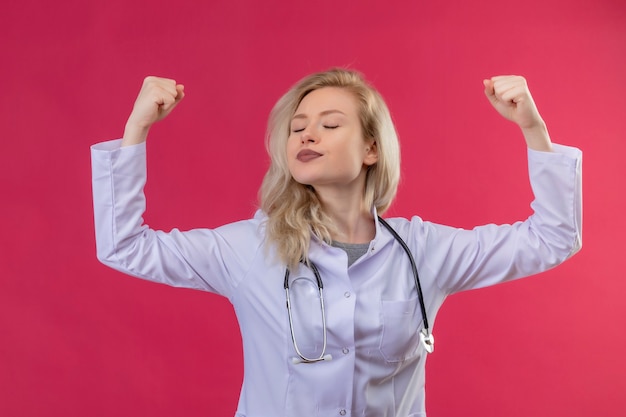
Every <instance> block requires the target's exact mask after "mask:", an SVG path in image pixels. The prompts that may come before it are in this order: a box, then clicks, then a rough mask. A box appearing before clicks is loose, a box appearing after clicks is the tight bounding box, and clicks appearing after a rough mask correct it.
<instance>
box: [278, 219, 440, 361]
mask: <svg viewBox="0 0 626 417" xmlns="http://www.w3.org/2000/svg"><path fill="white" fill-rule="evenodd" d="M378 221H379V222H380V224H382V225H383V226H385V228H386V229H387V230H389V232H390V233H391V234H392V236H393V237H394V239H395V240H396V241H397V242H398V243H400V246H402V249H404V251H405V252H406V254H407V256H408V257H409V261H410V262H411V269H412V272H413V279H414V281H415V288H416V289H417V297H418V299H419V303H420V309H421V312H422V319H423V322H424V327H423V328H422V330H421V331H420V341H421V343H422V346H424V349H426V352H428V353H433V351H434V350H435V338H434V336H433V335H432V333H431V332H430V327H429V326H428V318H427V317H426V306H425V304H424V294H423V293H422V286H421V285H420V279H419V275H418V274H417V266H416V264H415V259H414V258H413V254H411V250H410V249H409V247H408V246H407V244H406V243H405V242H404V240H403V239H402V238H401V237H400V235H398V233H396V231H395V230H393V228H392V227H391V226H390V225H389V223H387V222H386V221H385V220H383V219H382V218H381V217H380V216H378ZM309 266H310V268H311V271H313V275H314V276H315V280H316V281H317V289H318V294H319V299H320V311H321V316H322V332H323V342H322V352H321V353H320V354H319V356H318V357H316V358H308V357H306V356H304V354H302V352H301V351H300V348H299V347H298V342H296V335H295V333H294V330H293V317H292V313H291V297H290V296H289V268H287V270H286V271H285V284H284V287H285V297H286V299H287V314H288V315H289V330H290V332H291V340H292V341H293V347H294V348H295V350H296V353H297V354H298V357H297V358H293V362H294V363H315V362H321V361H328V360H331V359H332V356H331V355H330V354H327V353H326V310H325V308H324V283H323V282H322V277H321V276H320V273H319V270H318V269H317V267H316V266H315V264H314V263H312V262H309Z"/></svg>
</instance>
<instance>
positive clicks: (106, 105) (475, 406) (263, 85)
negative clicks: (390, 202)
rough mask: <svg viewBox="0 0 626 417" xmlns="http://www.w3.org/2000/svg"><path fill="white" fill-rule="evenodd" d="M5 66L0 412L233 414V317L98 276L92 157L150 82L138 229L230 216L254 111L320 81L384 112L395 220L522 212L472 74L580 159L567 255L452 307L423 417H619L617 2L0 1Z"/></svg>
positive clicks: (205, 303) (204, 298) (201, 298)
mask: <svg viewBox="0 0 626 417" xmlns="http://www.w3.org/2000/svg"><path fill="white" fill-rule="evenodd" d="M0 51H1V54H0V61H1V64H0V80H1V82H0V91H1V92H0V105H1V109H0V110H1V111H0V126H1V128H2V133H1V136H0V137H1V138H2V153H1V154H0V198H1V203H0V219H2V226H3V227H2V231H1V232H0V415H2V416H86V415H89V416H127V415H138V416H148V415H150V416H172V415H175V416H180V415H185V416H187V417H193V416H207V415H210V416H230V415H233V413H234V411H235V407H236V401H237V397H238V392H239V386H240V383H241V376H242V358H241V347H240V337H239V333H238V328H237V325H236V322H235V319H234V314H233V312H232V310H231V307H230V305H229V304H228V302H227V301H225V300H224V299H222V298H220V297H218V296H215V295H211V294H206V293H201V292H194V291H190V290H177V289H172V288H168V287H165V286H159V285H156V284H152V283H147V282H144V281H140V280H137V279H132V278H129V277H126V276H124V275H122V274H120V273H118V272H115V271H113V270H110V269H108V268H106V267H104V266H103V265H101V264H99V263H98V262H97V260H96V257H95V248H94V237H93V226H92V222H93V217H92V204H91V187H90V163H89V146H90V145H91V144H93V143H95V142H98V141H101V140H106V139H112V138H115V137H119V136H120V135H121V133H122V130H123V126H124V122H125V120H126V117H127V115H128V114H129V111H130V109H131V107H132V104H133V101H134V98H135V96H136V94H137V91H138V89H139V86H140V84H141V81H142V79H143V77H144V76H145V75H149V74H154V75H162V76H168V77H173V78H176V79H177V80H179V81H180V82H183V83H184V84H185V86H186V92H187V97H186V98H185V100H184V102H183V103H182V104H181V106H179V108H178V109H177V110H176V111H175V113H173V114H172V115H171V117H170V118H169V119H168V120H166V121H165V122H162V123H160V124H159V125H158V126H156V127H155V128H154V129H153V132H152V135H151V138H150V144H149V168H150V175H149V183H148V186H147V193H148V197H149V205H148V207H149V209H148V213H147V214H146V220H147V221H148V222H149V223H150V224H151V225H152V226H153V227H156V228H164V229H170V228H172V227H180V228H183V229H185V228H191V227H213V226H217V225H220V224H223V223H226V222H230V221H234V220H239V219H242V218H247V217H249V216H250V215H251V214H252V213H253V211H254V209H255V201H256V191H257V188H258V186H259V185H260V181H261V178H262V175H263V173H264V171H265V169H266V166H267V157H266V155H265V153H264V152H265V151H264V145H263V137H264V130H265V121H266V118H267V114H268V112H269V110H270V109H271V107H272V105H273V104H274V102H275V101H276V99H277V98H278V97H279V96H280V95H281V94H282V93H283V92H284V91H285V90H286V89H287V88H288V87H289V86H290V85H292V84H293V83H294V82H295V81H296V80H298V79H300V78H301V77H302V76H304V75H306V74H308V73H310V72H313V71H318V70H322V69H327V68H329V67H332V66H350V67H353V68H356V69H358V70H360V71H362V72H364V73H365V74H366V76H367V77H368V78H369V80H371V81H372V83H373V84H374V85H375V86H376V87H377V88H378V89H379V90H380V91H381V93H382V94H383V95H384V96H385V97H386V99H387V102H388V104H389V106H390V108H391V110H392V113H393V117H394V119H395V121H396V123H397V128H398V131H399V133H400V137H401V141H402V150H403V168H402V170H403V182H402V185H401V189H400V192H399V195H398V199H397V201H396V203H395V205H394V206H393V209H392V210H391V212H390V213H388V215H390V216H391V215H401V216H410V215H413V214H418V215H420V216H422V217H423V218H425V219H428V220H432V221H437V222H442V223H446V224H450V225H455V226H463V227H471V226H473V225H476V224H482V223H487V222H513V221H515V220H518V219H523V218H525V217H526V216H528V214H529V213H530V211H529V210H530V209H529V202H530V199H531V193H530V190H529V187H528V184H527V173H526V154H525V147H524V144H523V140H522V138H521V136H520V134H519V132H518V131H517V128H516V127H515V126H513V125H511V124H510V123H508V122H506V121H504V120H502V119H500V118H499V116H498V115H497V114H496V113H495V112H494V111H493V110H492V109H491V107H490V105H489V104H488V102H487V101H486V99H485V98H484V96H483V92H482V82H481V81H482V79H483V78H484V77H488V76H491V75H497V74H510V73H516V74H522V75H524V76H526V77H527V79H528V80H529V85H530V87H531V90H532V92H533V95H534V97H535V100H536V101H537V103H538V105H539V109H540V111H541V112H542V115H543V117H544V119H545V120H546V121H547V123H548V126H549V128H550V132H551V134H552V137H553V140H554V141H555V142H559V143H564V144H569V145H573V146H577V147H580V148H582V149H583V151H584V152H585V157H584V168H585V177H584V189H585V199H584V201H585V211H584V218H585V222H584V248H583V250H582V252H581V253H580V254H579V255H577V256H576V257H575V258H573V259H572V260H571V261H569V262H567V263H566V264H565V265H563V266H561V267H559V268H557V269H556V270H553V271H550V272H547V273H545V274H543V275H541V276H539V277H534V278H530V279H526V280H522V281H518V282H515V283H510V284H505V285H502V286H499V287H494V288H489V289H485V290H481V291H476V292H470V293H465V294H460V295H456V296H453V297H451V298H450V299H449V300H448V302H447V304H446V305H445V306H444V308H443V309H442V311H441V313H440V315H439V317H438V320H437V323H436V328H435V333H436V337H437V351H436V353H435V354H434V355H433V356H431V357H430V359H429V363H428V367H427V374H428V377H427V379H428V384H427V409H428V411H429V415H430V416H435V417H436V416H461V415H462V416H508V417H516V416H520V417H521V416H528V415H532V416H535V417H544V416H545V417H548V416H550V417H554V416H568V417H571V416H588V415H598V416H621V415H623V412H624V410H626V395H625V394H624V392H625V390H626V382H625V375H626V361H625V360H624V353H625V352H626V336H625V334H626V332H624V318H625V317H626V303H625V302H624V292H625V289H626V282H625V280H624V269H625V262H624V259H625V254H624V244H623V242H624V232H625V223H626V220H625V218H626V216H624V212H625V211H626V199H625V197H624V179H625V177H626V176H625V174H626V168H625V167H624V166H625V164H624V156H623V155H624V153H625V151H626V145H625V143H624V139H625V132H626V129H625V122H624V121H625V119H626V105H625V104H624V103H625V101H624V99H625V97H626V5H625V4H624V2H623V1H622V0H588V1H583V0H569V1H565V0H564V1H558V0H526V1H518V2H511V1H503V0H481V1H480V2H470V1H462V0H446V1H442V2H436V1H422V0H419V1H415V0H413V1H411V0H406V1H384V2H383V1H376V2H373V1H335V0H325V1H318V2H314V1H310V2H301V1H280V0H264V1H256V0H240V1H233V0H228V1H225V0H219V1H217V0H215V1H207V2H199V1H192V0H179V1H176V2H166V1H151V2H148V1H134V2H133V1H127V0H124V1H122V0H108V1H102V2H89V1H84V0H81V1H78V0H73V1H66V2H51V1H43V0H39V1H37V0H21V1H11V2H5V4H3V7H2V12H1V13H0Z"/></svg>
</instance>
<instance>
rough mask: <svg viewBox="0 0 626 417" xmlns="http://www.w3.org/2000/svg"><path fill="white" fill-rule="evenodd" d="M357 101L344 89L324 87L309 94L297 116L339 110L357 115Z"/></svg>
mask: <svg viewBox="0 0 626 417" xmlns="http://www.w3.org/2000/svg"><path fill="white" fill-rule="evenodd" d="M357 107H358V103H357V99H356V97H355V96H354V94H353V93H352V92H350V91H348V90H346V89H344V88H339V87H323V88H319V89H317V90H313V91H311V92H310V93H309V94H307V95H306V96H305V97H304V98H303V99H302V101H301V102H300V104H299V105H298V108H297V109H296V112H295V114H296V115H305V116H314V115H317V114H320V113H323V112H327V111H328V110H339V111H341V112H342V113H344V114H346V115H356V113H357Z"/></svg>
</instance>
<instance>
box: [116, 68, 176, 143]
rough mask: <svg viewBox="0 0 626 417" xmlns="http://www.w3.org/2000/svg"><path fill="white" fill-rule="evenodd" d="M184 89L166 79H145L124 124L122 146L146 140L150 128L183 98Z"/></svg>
mask: <svg viewBox="0 0 626 417" xmlns="http://www.w3.org/2000/svg"><path fill="white" fill-rule="evenodd" d="M184 90H185V87H184V86H183V85H182V84H176V81H174V80H171V79H168V78H160V77H152V76H151V77H146V78H145V79H144V81H143V85H142V86H141V90H140V91H139V95H138V96H137V100H135V105H134V106H133V111H132V112H131V114H130V116H129V117H128V121H127V122H126V129H125V130H124V139H123V141H122V146H128V145H135V144H137V143H141V142H143V141H145V140H146V137H147V136H148V131H149V130H150V127H151V126H152V125H153V124H154V123H156V122H158V121H159V120H161V119H163V118H165V117H166V116H167V115H168V114H170V112H171V111H172V110H173V109H174V107H176V105H177V104H178V103H179V102H180V101H181V100H182V99H183V97H185V91H184Z"/></svg>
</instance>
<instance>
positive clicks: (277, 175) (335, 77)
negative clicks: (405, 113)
mask: <svg viewBox="0 0 626 417" xmlns="http://www.w3.org/2000/svg"><path fill="white" fill-rule="evenodd" d="M324 87H338V88H342V89H345V90H346V91H349V92H351V93H352V94H354V96H355V97H356V98H357V101H358V106H359V108H358V113H359V118H360V122H361V128H362V132H363V136H364V140H374V141H376V146H377V150H378V161H377V162H376V163H375V164H374V165H372V166H370V167H369V168H368V171H367V175H366V179H365V189H364V192H363V204H364V207H372V206H374V207H376V210H377V211H378V213H379V214H382V213H384V212H385V210H387V208H389V206H390V205H391V203H392V201H393V199H394V197H395V195H396V191H397V188H398V182H399V181H400V146H399V143H398V136H397V134H396V130H395V127H394V125H393V121H392V120H391V115H390V113H389V109H388V108H387V105H386V104H385V101H384V100H383V98H382V97H381V95H380V94H379V93H378V92H377V91H376V90H375V89H374V88H373V87H372V86H371V85H369V84H368V83H367V82H366V81H365V79H364V78H363V76H362V75H361V74H360V73H358V72H356V71H353V70H347V69H339V68H335V69H331V70H329V71H324V72H319V73H315V74H312V75H309V76H307V77H305V78H304V79H302V80H300V81H299V82H298V83H296V84H295V85H294V86H293V87H292V88H291V89H290V90H289V91H287V93H286V94H285V95H283V96H282V97H281V98H280V99H279V100H278V102H277V103H276V105H275V106H274V108H273V109H272V111H271V113H270V117H269V121H268V126H267V136H266V148H267V151H268V153H269V155H270V158H271V162H270V166H269V169H268V170H267V173H266V174H265V177H264V179H263V183H262V185H261V189H260V191H259V199H260V203H261V209H262V210H263V211H264V212H265V214H266V215H267V220H266V223H265V228H266V238H267V241H266V243H267V244H268V245H274V246H275V247H276V251H277V254H278V257H279V258H280V260H281V261H282V262H283V263H285V264H286V265H287V266H288V267H289V268H294V267H296V266H297V264H298V263H299V262H300V261H305V262H308V251H309V244H310V241H311V238H312V237H313V236H315V237H317V238H319V239H321V240H323V241H325V242H326V243H330V242H331V241H332V239H331V233H332V231H333V230H334V225H333V222H332V220H331V219H330V217H328V215H327V214H326V213H325V212H324V209H323V207H322V204H321V202H320V200H319V199H318V197H317V195H316V193H315V190H314V189H313V187H311V186H308V185H303V184H300V183H298V182H297V181H296V180H294V179H293V177H292V176H291V173H290V172H289V168H288V164H287V139H288V137H289V135H290V124H291V119H292V117H293V115H294V113H295V111H296V109H297V108H298V106H299V104H300V102H301V101H302V99H303V98H304V97H305V96H306V95H307V94H309V93H310V92H312V91H314V90H317V89H320V88H324ZM268 247H269V246H268Z"/></svg>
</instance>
